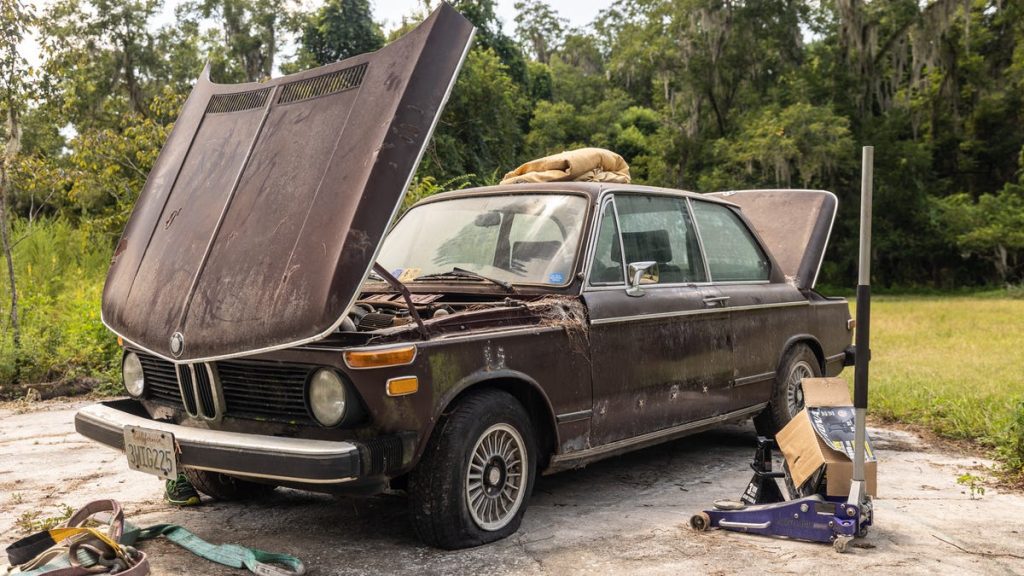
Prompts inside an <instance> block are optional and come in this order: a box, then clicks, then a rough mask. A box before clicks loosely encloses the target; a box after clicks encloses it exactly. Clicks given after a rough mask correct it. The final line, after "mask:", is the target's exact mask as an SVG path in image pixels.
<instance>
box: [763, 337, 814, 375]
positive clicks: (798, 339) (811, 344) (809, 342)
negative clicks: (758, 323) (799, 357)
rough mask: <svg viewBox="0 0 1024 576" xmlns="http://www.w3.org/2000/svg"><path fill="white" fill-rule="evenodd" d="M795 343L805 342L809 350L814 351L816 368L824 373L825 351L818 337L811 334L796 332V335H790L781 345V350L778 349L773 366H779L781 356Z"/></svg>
mask: <svg viewBox="0 0 1024 576" xmlns="http://www.w3.org/2000/svg"><path fill="white" fill-rule="evenodd" d="M797 344H806V345H807V347H808V348H810V349H811V352H814V357H815V358H817V359H818V368H820V369H821V373H822V374H824V373H825V352H824V350H822V347H821V342H819V341H818V339H817V338H815V337H814V336H813V335H811V334H797V335H796V336H793V337H791V338H790V339H789V340H786V344H785V345H784V346H783V347H782V350H780V351H779V357H778V359H777V360H776V361H775V366H776V367H778V366H780V365H781V364H782V358H783V356H785V355H786V353H787V352H789V349H790V348H792V347H793V346H796V345H797Z"/></svg>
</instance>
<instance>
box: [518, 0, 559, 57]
mask: <svg viewBox="0 0 1024 576" xmlns="http://www.w3.org/2000/svg"><path fill="white" fill-rule="evenodd" d="M515 8H516V36H517V37H518V39H519V45H520V47H522V49H523V50H524V51H532V52H533V57H534V59H535V60H536V61H537V62H540V63H542V64H547V63H548V62H549V61H550V59H551V54H552V52H554V51H555V50H557V49H558V47H559V46H560V45H561V43H562V36H563V35H564V34H565V26H566V24H567V20H566V19H565V18H562V17H561V16H559V15H558V13H557V12H555V11H554V10H552V9H551V6H549V5H548V3H547V2H544V1H543V0H519V1H517V2H516V3H515Z"/></svg>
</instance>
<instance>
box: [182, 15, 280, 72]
mask: <svg viewBox="0 0 1024 576" xmlns="http://www.w3.org/2000/svg"><path fill="white" fill-rule="evenodd" d="M188 15H191V16H192V17H200V18H218V19H219V20H220V23H221V32H222V35H221V36H220V38H219V39H217V42H218V43H219V44H220V46H215V48H219V49H221V50H223V53H224V55H226V56H227V58H228V59H230V60H231V61H233V63H234V64H235V66H237V68H236V69H237V71H238V74H239V75H240V76H241V78H240V79H241V80H243V81H246V82H258V81H260V80H263V79H265V78H270V76H271V74H272V73H273V71H274V59H275V58H276V57H277V50H278V46H279V44H280V41H281V40H280V38H279V28H280V27H281V26H282V25H283V24H285V23H286V21H287V20H288V19H289V18H290V14H289V13H288V12H287V10H286V9H285V0H196V1H195V2H190V3H187V4H184V5H183V6H182V10H181V11H180V12H179V16H188ZM233 79H234V78H228V80H233Z"/></svg>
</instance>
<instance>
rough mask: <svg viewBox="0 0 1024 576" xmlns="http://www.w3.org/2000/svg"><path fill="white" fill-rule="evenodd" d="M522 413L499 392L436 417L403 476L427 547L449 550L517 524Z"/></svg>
mask: <svg viewBox="0 0 1024 576" xmlns="http://www.w3.org/2000/svg"><path fill="white" fill-rule="evenodd" d="M536 462H537V457H536V447H535V443H534V438H533V430H532V427H531V425H530V417H529V416H528V415H527V413H526V410H525V409H523V406H522V405H521V404H520V403H519V401H518V400H516V399H515V398H514V397H513V396H511V395H510V394H508V393H506V392H503V391H501V390H484V391H482V392H477V393H472V394H471V395H470V396H467V397H466V398H464V399H463V400H461V401H460V402H459V403H458V405H456V407H455V409H454V410H453V411H452V412H451V413H450V414H449V415H448V416H447V417H446V418H444V419H443V420H441V421H440V422H438V424H437V427H436V428H435V429H434V435H433V437H432V438H431V440H430V443H429V444H428V446H427V449H426V451H425V452H424V454H423V457H422V458H421V459H420V462H419V464H418V465H417V466H416V468H415V469H414V470H413V471H412V472H411V473H410V474H409V506H410V516H411V519H412V524H413V527H414V528H415V530H416V534H417V535H418V536H419V537H420V539H422V540H423V541H424V542H426V543H427V544H430V545H432V546H438V547H441V548H448V549H457V548H468V547H470V546H478V545H480V544H486V543H488V542H493V541H495V540H500V539H502V538H505V537H506V536H508V535H510V534H513V533H514V532H515V531H516V530H518V529H519V524H520V523H521V522H522V519H523V514H524V513H525V511H526V503H527V500H528V499H529V497H530V492H531V491H532V489H533V481H534V476H535V471H536Z"/></svg>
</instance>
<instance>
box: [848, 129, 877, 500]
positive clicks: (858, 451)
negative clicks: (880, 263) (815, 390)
mask: <svg viewBox="0 0 1024 576" xmlns="http://www.w3.org/2000/svg"><path fill="white" fill-rule="evenodd" d="M874 155H875V149H874V147H873V146H865V147H864V150H863V156H862V158H861V182H860V261H859V263H858V278H857V337H856V346H857V356H856V359H855V362H854V373H853V408H854V418H855V426H856V430H855V434H854V439H853V452H854V459H853V478H852V482H851V484H850V497H849V499H848V500H847V502H849V503H850V504H856V505H858V506H859V505H862V504H864V503H865V502H867V490H866V489H865V486H864V458H865V444H866V438H867V433H866V431H865V428H866V425H867V423H866V421H865V419H866V417H867V409H868V363H869V362H870V360H871V347H870V340H869V336H870V333H871V191H872V189H871V184H872V178H873V172H874Z"/></svg>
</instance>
